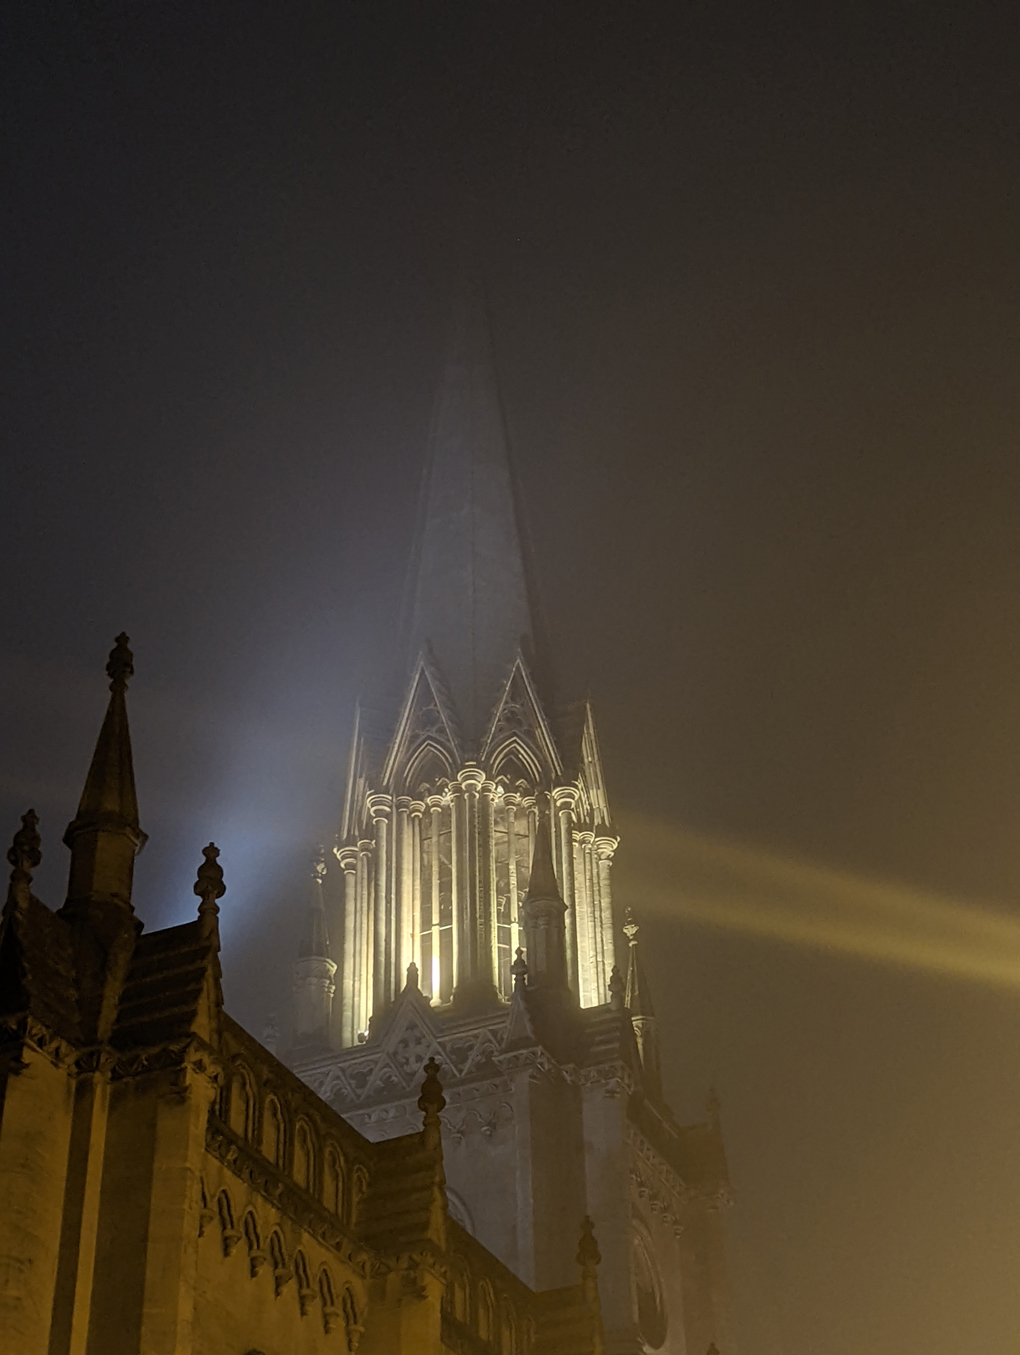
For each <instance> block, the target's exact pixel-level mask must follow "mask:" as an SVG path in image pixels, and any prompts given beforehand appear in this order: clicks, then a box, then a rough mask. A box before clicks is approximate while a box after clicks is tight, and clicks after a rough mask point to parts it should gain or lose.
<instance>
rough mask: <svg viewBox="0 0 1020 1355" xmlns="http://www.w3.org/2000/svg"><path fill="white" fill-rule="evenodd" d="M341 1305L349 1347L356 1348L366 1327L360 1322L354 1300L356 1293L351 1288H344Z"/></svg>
mask: <svg viewBox="0 0 1020 1355" xmlns="http://www.w3.org/2000/svg"><path fill="white" fill-rule="evenodd" d="M340 1306H341V1309H342V1311H343V1317H344V1331H345V1333H346V1335H347V1349H348V1350H356V1349H357V1345H358V1338H359V1337H360V1336H361V1333H362V1332H363V1331H364V1330H365V1329H364V1327H362V1326H361V1324H360V1323H359V1322H358V1306H357V1304H356V1303H355V1301H354V1294H353V1293H352V1292H351V1290H350V1289H349V1288H348V1289H345V1290H344V1293H343V1298H342V1299H341V1301H340Z"/></svg>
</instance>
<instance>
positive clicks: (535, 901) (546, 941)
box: [521, 811, 567, 992]
mask: <svg viewBox="0 0 1020 1355" xmlns="http://www.w3.org/2000/svg"><path fill="white" fill-rule="evenodd" d="M521 911H522V914H523V919H524V939H525V948H526V951H527V977H528V989H529V991H530V990H532V989H535V988H544V989H547V990H552V991H557V992H559V991H562V992H566V991H567V947H566V927H565V924H564V918H565V915H566V911H567V906H566V904H565V903H564V902H563V898H562V896H561V894H560V889H559V885H558V884H557V883H556V872H555V870H554V869H553V859H552V838H551V835H550V831H549V813H548V811H547V812H546V813H544V814H540V815H539V818H538V831H537V832H536V834H535V851H534V854H533V856H532V861H531V875H530V877H529V881H528V894H527V898H526V899H525V900H524V905H523V908H522V910H521Z"/></svg>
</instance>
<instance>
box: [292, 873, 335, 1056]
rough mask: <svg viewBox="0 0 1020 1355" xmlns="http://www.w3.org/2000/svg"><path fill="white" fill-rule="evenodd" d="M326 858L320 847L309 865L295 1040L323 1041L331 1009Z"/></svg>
mask: <svg viewBox="0 0 1020 1355" xmlns="http://www.w3.org/2000/svg"><path fill="white" fill-rule="evenodd" d="M325 874H326V861H325V856H324V853H323V851H322V848H321V847H320V848H319V851H318V853H317V855H316V857H315V861H314V863H313V865H312V880H311V899H310V901H309V905H308V909H307V911H306V913H305V925H304V930H303V932H302V935H301V944H300V946H299V948H298V959H297V963H296V964H295V966H294V1038H295V1040H296V1042H297V1043H298V1044H304V1045H308V1044H326V1043H328V1039H329V1020H330V1014H331V1012H332V1010H333V993H334V992H335V991H336V984H335V983H334V981H333V980H334V976H335V975H336V961H335V960H334V959H333V958H332V956H331V955H330V946H329V931H328V929H327V926H326V908H325V904H324V903H323V898H322V881H323V878H324V877H325Z"/></svg>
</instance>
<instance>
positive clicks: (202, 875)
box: [195, 842, 227, 917]
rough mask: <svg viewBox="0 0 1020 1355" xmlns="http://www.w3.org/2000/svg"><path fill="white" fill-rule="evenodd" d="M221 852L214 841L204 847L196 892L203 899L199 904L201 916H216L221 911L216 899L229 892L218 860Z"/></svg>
mask: <svg viewBox="0 0 1020 1355" xmlns="http://www.w3.org/2000/svg"><path fill="white" fill-rule="evenodd" d="M219 854H220V849H219V848H218V847H217V846H216V844H215V843H213V842H210V843H209V845H208V847H203V848H202V855H203V856H204V857H205V860H204V861H203V862H202V864H201V865H200V866H199V868H198V879H197V880H196V881H195V893H196V894H197V895H198V897H199V898H200V899H201V900H202V902H201V903H200V904H199V905H198V915H199V917H202V916H207V915H211V916H213V917H215V916H216V915H217V914H218V913H219V911H220V910H219V908H218V907H217V905H216V900H217V899H222V897H223V895H224V894H225V893H226V892H227V886H226V885H225V884H224V883H223V867H222V866H221V865H220V864H219V862H218V861H217V857H218V856H219Z"/></svg>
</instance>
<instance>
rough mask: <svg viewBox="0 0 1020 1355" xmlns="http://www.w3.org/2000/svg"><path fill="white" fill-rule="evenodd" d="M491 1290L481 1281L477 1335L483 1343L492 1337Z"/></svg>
mask: <svg viewBox="0 0 1020 1355" xmlns="http://www.w3.org/2000/svg"><path fill="white" fill-rule="evenodd" d="M493 1325H494V1324H493V1308H492V1290H491V1289H490V1288H489V1286H488V1285H487V1284H486V1282H485V1281H484V1280H483V1281H482V1283H481V1284H480V1285H479V1286H478V1335H479V1336H480V1337H481V1338H482V1340H483V1341H491V1340H492V1336H493Z"/></svg>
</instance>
